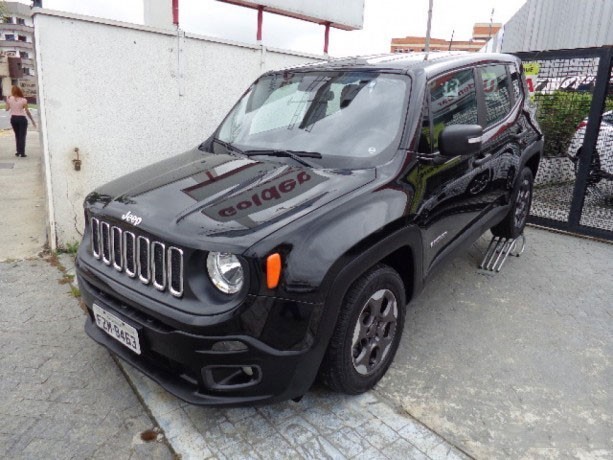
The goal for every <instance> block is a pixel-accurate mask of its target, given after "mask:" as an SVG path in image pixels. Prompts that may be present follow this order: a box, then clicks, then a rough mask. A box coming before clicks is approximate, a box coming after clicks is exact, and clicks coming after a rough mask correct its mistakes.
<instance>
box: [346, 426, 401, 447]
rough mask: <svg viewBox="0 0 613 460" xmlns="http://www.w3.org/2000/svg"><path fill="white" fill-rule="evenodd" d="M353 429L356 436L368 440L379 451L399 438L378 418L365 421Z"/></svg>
mask: <svg viewBox="0 0 613 460" xmlns="http://www.w3.org/2000/svg"><path fill="white" fill-rule="evenodd" d="M354 430H355V432H356V433H357V434H358V436H361V437H363V438H364V439H366V440H368V442H369V443H370V444H372V445H373V446H374V447H375V448H376V449H379V450H381V451H383V450H384V449H385V447H386V446H387V445H389V444H391V443H393V442H395V441H397V440H398V439H400V435H399V434H398V433H397V432H396V431H394V430H392V429H391V428H390V427H389V426H387V425H385V424H384V423H383V422H381V421H380V420H378V419H373V420H371V423H365V424H364V425H361V426H359V427H356V428H354Z"/></svg>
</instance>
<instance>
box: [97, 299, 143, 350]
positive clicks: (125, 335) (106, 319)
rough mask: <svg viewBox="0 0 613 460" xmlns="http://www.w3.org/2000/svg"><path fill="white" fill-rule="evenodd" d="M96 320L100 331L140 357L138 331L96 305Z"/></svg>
mask: <svg viewBox="0 0 613 460" xmlns="http://www.w3.org/2000/svg"><path fill="white" fill-rule="evenodd" d="M94 318H95V319H96V325H97V326H98V327H99V328H100V329H102V330H103V331H104V332H106V333H107V334H108V335H110V336H111V337H113V338H114V339H115V340H117V341H118V342H119V343H121V344H122V345H124V346H126V347H128V348H129V349H130V350H132V351H133V352H134V353H136V354H137V355H140V342H139V341H138V332H137V331H136V329H134V328H133V327H132V326H130V325H129V324H127V323H126V322H125V321H122V320H121V319H119V318H118V317H117V316H115V315H114V314H112V313H109V312H108V311H106V310H105V309H103V308H102V307H100V306H98V305H96V304H94Z"/></svg>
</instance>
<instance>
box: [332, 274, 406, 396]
mask: <svg viewBox="0 0 613 460" xmlns="http://www.w3.org/2000/svg"><path fill="white" fill-rule="evenodd" d="M404 317H405V292H404V284H403V282H402V279H401V278H400V276H399V275H398V273H397V272H396V271H395V270H393V269H392V268H391V267H389V266H387V265H383V264H379V265H376V266H375V267H373V268H372V269H370V270H369V271H368V272H366V273H365V274H364V275H362V276H361V277H360V278H359V279H358V280H356V281H355V282H354V283H353V285H352V286H351V288H350V289H349V291H348V292H347V295H346V296H345V299H344V301H343V305H342V308H341V312H340V314H339V318H338V321H337V324H336V328H335V330H334V334H333V336H332V339H331V340H330V344H329V346H328V350H327V352H326V356H325V357H324V361H323V363H322V366H321V369H320V378H321V380H322V381H323V382H324V383H325V384H326V385H327V386H328V387H330V388H331V389H333V390H335V391H340V392H343V393H348V394H358V393H363V392H365V391H367V390H369V389H370V388H372V387H373V386H374V385H375V384H376V383H377V382H378V381H379V380H380V379H381V377H383V375H384V374H385V372H386V371H387V369H388V368H389V366H390V364H391V363H392V360H393V359H394V355H395V354H396V350H397V349H398V344H399V343H400V337H401V335H402V328H403V326H404Z"/></svg>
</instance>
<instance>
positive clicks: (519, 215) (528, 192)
mask: <svg viewBox="0 0 613 460" xmlns="http://www.w3.org/2000/svg"><path fill="white" fill-rule="evenodd" d="M533 184H534V177H533V176H532V171H531V170H530V168H527V167H526V168H524V169H522V171H521V173H520V175H519V177H518V178H517V182H516V184H515V188H514V190H513V194H512V196H511V208H510V209H509V212H508V214H507V215H506V216H505V218H504V219H503V221H502V222H500V223H499V224H498V225H495V226H494V227H492V233H493V234H494V235H496V236H501V237H504V238H517V237H518V236H519V235H521V234H522V232H523V231H524V227H525V226H526V221H527V220H528V215H529V214H530V206H531V205H532V187H533Z"/></svg>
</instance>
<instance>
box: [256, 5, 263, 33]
mask: <svg viewBox="0 0 613 460" xmlns="http://www.w3.org/2000/svg"><path fill="white" fill-rule="evenodd" d="M262 22H264V7H263V6H261V5H260V6H258V33H257V40H258V42H261V41H262Z"/></svg>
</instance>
